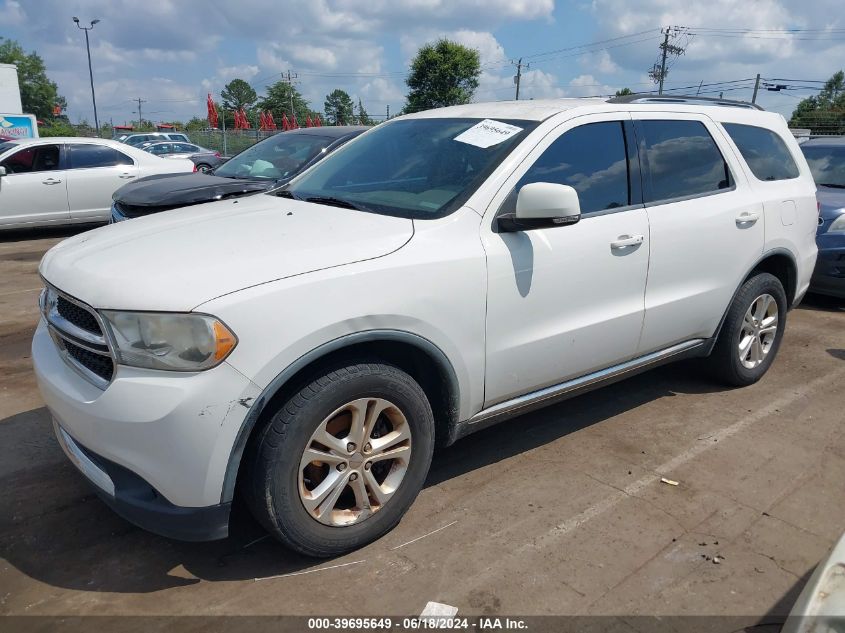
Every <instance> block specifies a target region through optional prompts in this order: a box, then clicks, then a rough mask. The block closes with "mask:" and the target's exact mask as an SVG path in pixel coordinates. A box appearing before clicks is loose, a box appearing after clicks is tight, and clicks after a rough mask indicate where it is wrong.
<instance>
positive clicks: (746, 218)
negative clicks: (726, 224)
mask: <svg viewBox="0 0 845 633" xmlns="http://www.w3.org/2000/svg"><path fill="white" fill-rule="evenodd" d="M759 219H760V214H759V213H754V212H752V211H743V212H742V213H740V214H739V215H738V216H736V223H737V224H754V223H755V222H756V221H757V220H759Z"/></svg>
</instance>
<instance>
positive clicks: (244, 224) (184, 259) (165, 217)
mask: <svg viewBox="0 0 845 633" xmlns="http://www.w3.org/2000/svg"><path fill="white" fill-rule="evenodd" d="M413 233H414V225H413V222H412V221H411V220H409V219H406V218H397V217H390V216H384V215H377V214H374V213H365V212H362V211H353V210H350V209H341V208H337V207H330V206H325V205H319V204H313V203H309V202H300V201H297V200H289V199H285V198H278V197H276V196H272V195H259V196H252V197H249V198H241V199H236V200H222V201H220V202H212V203H209V204H203V205H197V206H193V207H188V208H186V209H181V210H179V211H175V212H173V213H160V214H156V215H150V216H146V217H143V218H139V219H137V220H130V221H128V222H118V223H117V224H111V225H108V226H105V227H102V228H99V229H94V230H93V231H88V232H86V233H82V234H80V235H77V236H75V237H71V238H69V239H67V240H65V241H63V242H61V243H60V244H58V245H56V246H54V247H53V248H52V249H50V250H49V251H47V254H46V255H44V258H43V259H42V260H41V265H40V267H39V271H40V273H41V275H42V276H43V277H44V279H46V280H47V281H48V282H50V283H51V284H53V285H54V286H55V287H56V288H58V289H60V290H62V291H64V292H66V293H68V294H70V295H72V296H74V297H77V298H78V299H80V300H82V301H85V302H86V303H88V304H90V305H92V306H93V307H95V308H111V309H126V310H152V311H155V310H160V311H188V310H192V309H194V308H195V307H196V306H198V305H200V304H202V303H205V302H206V301H209V300H211V299H214V298H215V297H219V296H221V295H224V294H228V293H231V292H235V291H237V290H242V289H244V288H249V287H250V286H255V285H258V284H262V283H266V282H269V281H274V280H277V279H283V278H285V277H290V276H293V275H300V274H303V273H307V272H311V271H316V270H321V269H324V268H331V267H335V266H341V265H343V264H350V263H353V262H358V261H363V260H366V259H372V258H375V257H381V256H382V255H387V254H388V253H391V252H393V251H395V250H397V249H399V248H401V247H402V246H403V245H404V244H406V243H407V242H408V241H409V240H410V239H411V237H412V236H413Z"/></svg>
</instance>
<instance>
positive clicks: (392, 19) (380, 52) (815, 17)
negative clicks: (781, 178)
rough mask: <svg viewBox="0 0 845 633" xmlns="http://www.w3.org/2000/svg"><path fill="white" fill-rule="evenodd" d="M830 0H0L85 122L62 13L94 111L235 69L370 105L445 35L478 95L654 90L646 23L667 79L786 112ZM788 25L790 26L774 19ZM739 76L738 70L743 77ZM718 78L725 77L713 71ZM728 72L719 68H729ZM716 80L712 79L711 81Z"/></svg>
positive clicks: (196, 88)
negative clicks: (754, 95) (516, 78)
mask: <svg viewBox="0 0 845 633" xmlns="http://www.w3.org/2000/svg"><path fill="white" fill-rule="evenodd" d="M841 9H842V4H841V0H812V1H811V2H808V1H807V0H742V1H739V0H733V1H732V0H709V1H707V2H701V1H697V2H688V1H686V0H593V1H592V2H589V1H587V0H584V1H578V0H575V1H570V2H563V1H555V0H284V1H281V2H280V1H279V0H228V1H226V2H223V1H218V0H146V1H145V2H143V1H141V2H139V1H138V0H132V1H129V0H0V36H3V37H8V38H12V39H16V40H18V41H19V42H20V43H21V44H22V45H23V46H24V48H25V49H27V50H33V49H34V50H36V51H37V52H38V53H39V54H40V55H41V56H42V57H43V58H44V60H45V62H46V65H47V69H48V73H49V75H50V77H51V78H52V79H53V80H54V81H56V82H57V83H58V85H59V90H60V93H61V94H63V95H65V97H66V98H67V100H68V104H69V108H68V109H69V115H70V117H71V119H72V120H73V121H77V120H78V119H80V118H85V119H88V120H89V121H93V114H92V109H91V95H90V89H89V84H88V73H87V70H88V68H87V65H86V57H85V44H84V35H83V33H82V32H81V31H79V30H78V29H77V28H76V26H75V25H74V23H73V22H72V21H71V18H72V16H74V15H76V16H79V18H80V19H82V20H83V21H90V20H92V19H94V18H97V19H99V20H101V22H100V23H99V24H97V25H96V26H95V28H94V30H93V31H92V33H91V36H92V40H91V48H92V50H91V54H92V58H93V63H94V79H95V87H96V90H97V102H98V106H99V112H100V118H101V120H104V121H108V120H109V119H112V120H113V121H114V123H116V124H117V123H123V122H125V121H127V120H131V119H132V118H136V117H137V115H136V114H134V113H133V112H134V110H135V109H136V108H137V104H136V103H135V104H133V101H132V100H133V99H137V98H138V97H141V98H143V99H145V100H146V103H145V104H144V105H143V108H144V118H145V119H146V118H150V119H153V120H174V119H178V120H184V119H187V118H189V117H191V116H193V115H200V116H204V115H205V96H206V94H207V93H209V92H210V93H212V95H214V96H215V97H218V96H219V93H220V90H221V88H222V87H223V86H224V85H225V84H226V82H228V81H229V80H231V79H232V78H235V77H240V78H243V79H245V80H247V81H248V82H250V83H251V84H252V85H253V86H254V87H255V88H256V90H258V92H259V94H261V93H262V92H263V90H264V88H265V86H267V85H268V84H270V83H273V82H274V81H276V80H278V79H279V78H280V77H281V73H283V72H287V71H288V70H290V71H291V72H293V73H295V74H296V75H297V82H298V84H297V88H298V89H299V90H300V92H302V93H303V95H304V96H305V97H306V99H308V100H309V101H310V102H311V104H312V107H313V108H314V109H316V110H322V104H323V101H324V99H325V95H326V94H327V93H328V92H330V91H331V90H332V89H334V88H343V89H344V90H346V91H348V92H349V93H350V94H352V95H353V98H354V99H355V100H356V102H357V99H358V98H360V99H361V100H362V102H363V104H364V107H365V108H366V109H367V110H368V112H369V113H370V114H371V115H379V114H384V112H385V111H386V108H387V106H389V107H390V109H391V111H392V112H396V111H397V110H398V109H399V108H401V107H402V105H403V103H404V95H405V91H406V90H405V85H404V77H405V73H406V72H407V68H408V64H409V61H410V59H411V58H412V57H413V55H414V53H415V51H416V50H417V48H418V47H419V46H420V45H421V44H423V43H425V42H428V41H432V40H435V39H437V38H438V37H448V38H450V39H453V40H457V41H458V42H461V43H463V44H465V45H468V46H471V47H473V48H476V49H478V51H479V52H480V54H481V63H482V69H483V74H482V77H481V86H480V88H479V90H478V92H477V94H476V100H478V101H483V100H504V99H511V98H513V92H514V86H513V75H514V70H515V69H514V66H513V65H512V64H511V60H516V59H518V58H520V57H522V58H523V59H524V61H525V62H530V66H529V67H528V68H527V70H525V71H524V74H523V81H522V91H521V95H520V97H521V98H542V97H557V96H588V95H599V94H606V93H611V92H613V91H614V90H616V89H618V88H622V87H625V86H627V87H629V88H631V89H632V90H634V91H645V90H651V89H653V83H652V82H651V81H650V80H649V78H648V74H647V71H648V69H649V68H651V66H652V65H653V64H654V62H655V60H656V58H657V53H658V44H659V42H660V41H661V39H662V36H661V34H660V28H661V27H666V26H679V27H685V28H683V29H681V31H680V32H679V33H678V35H677V37H676V38H675V39H674V40H673V42H674V43H675V44H678V45H682V46H685V47H686V52H685V54H684V55H683V56H681V57H680V58H678V59H677V60H675V61H674V63H673V65H672V67H671V72H670V74H669V76H668V81H667V84H666V86H667V88H669V89H672V90H677V91H679V92H687V93H688V92H690V91H692V92H693V93H694V92H695V91H696V90H698V87H699V85H701V91H702V94H708V95H710V96H712V95H713V93H714V91H716V90H719V91H722V90H724V96H725V97H728V96H731V97H736V98H743V99H750V98H751V88H750V86H751V85H752V84H753V78H754V77H755V75H756V74H757V73H761V74H762V76H763V77H764V78H765V79H787V80H789V81H779V82H778V83H781V84H786V85H788V86H789V87H790V88H793V89H790V90H787V91H781V92H770V91H765V90H764V91H763V92H762V93H761V95H760V97H759V99H758V101H759V102H760V103H761V104H762V105H763V106H764V107H766V108H767V109H772V110H776V111H779V112H782V113H784V114H786V115H789V113H790V112H791V111H792V109H793V108H794V106H795V104H796V103H798V100H799V99H800V98H802V97H804V96H806V95H808V94H812V93H813V91H812V89H811V88H812V87H813V86H815V85H817V84H815V83H813V82H817V81H822V80H825V79H827V78H828V77H829V76H830V75H831V74H833V73H834V72H835V71H836V70H839V69H840V68H842V67H845V13H843V11H842V10H841ZM787 31H789V32H787ZM749 79H751V80H750V81H749ZM718 82H723V83H718ZM727 82H730V83H727ZM716 95H718V93H716Z"/></svg>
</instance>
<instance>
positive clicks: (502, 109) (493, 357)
mask: <svg viewBox="0 0 845 633" xmlns="http://www.w3.org/2000/svg"><path fill="white" fill-rule="evenodd" d="M738 138H741V139H742V143H737V142H736V139H738ZM759 144H762V145H763V146H764V147H765V148H766V153H765V154H760V153H759V152H758V151H757V146H758V145H759ZM256 162H257V161H256ZM232 163H235V159H233V160H232V161H231V162H230V163H227V164H226V165H225V166H224V168H225V167H228V166H229V165H231V164H232ZM241 165H243V164H241ZM254 168H255V166H254V164H253V167H252V168H251V169H250V171H251V170H252V169H254ZM221 169H222V168H221ZM235 169H238V167H237V166H236V167H235ZM268 169H269V168H268ZM276 169H278V167H277V168H276ZM262 173H263V172H262ZM271 173H272V174H274V175H275V174H276V172H274V171H273V172H271ZM817 217H818V213H817V209H816V199H815V184H814V183H813V178H812V175H811V174H810V170H809V168H808V167H807V163H806V161H805V160H804V157H803V155H802V154H801V151H800V150H799V148H798V145H797V143H796V142H795V140H794V139H793V138H792V136H791V135H790V133H789V130H788V129H787V126H786V123H785V122H784V120H783V117H781V116H780V115H778V114H775V113H767V112H763V111H761V110H759V109H756V107H754V106H751V105H750V104H741V103H736V102H726V101H719V102H718V104H713V103H712V102H710V101H706V100H703V99H696V98H692V97H691V98H689V99H686V100H685V99H680V98H671V99H669V98H663V99H661V100H660V101H655V102H652V101H650V100H649V99H643V98H636V99H632V98H628V99H626V98H618V99H611V100H609V101H606V100H603V99H561V100H548V101H542V100H534V101H517V102H499V103H477V104H469V105H464V106H456V107H449V108H443V109H439V110H428V111H425V112H420V113H416V114H411V115H407V116H403V117H399V118H397V119H395V120H392V121H389V122H386V123H383V124H381V125H379V126H377V127H375V128H372V129H371V130H369V131H368V132H366V133H365V134H363V135H362V136H361V137H359V138H357V139H356V140H355V141H353V142H351V143H349V144H347V145H345V146H344V147H342V148H340V149H339V150H337V151H336V152H334V153H333V154H331V155H330V156H328V157H327V158H325V159H324V160H322V161H320V162H319V163H317V164H316V165H314V166H312V167H311V168H310V169H309V170H308V171H306V172H304V173H302V174H300V175H299V176H298V177H297V178H295V179H294V180H293V181H292V182H291V183H289V184H288V185H287V186H286V187H284V188H282V189H281V190H279V191H276V192H275V193H273V194H264V195H255V196H251V197H249V198H241V199H234V200H223V201H219V202H213V203H210V204H205V205H199V206H194V207H191V208H188V209H184V210H182V211H180V212H179V213H166V214H161V215H159V216H158V217H150V218H145V219H144V220H143V221H139V222H124V223H121V224H118V225H114V226H110V227H107V228H103V229H97V230H95V231H92V232H89V233H87V234H85V235H84V236H82V237H74V238H70V239H68V240H66V241H64V242H63V243H61V244H60V245H58V246H56V247H54V248H53V249H51V250H50V251H49V252H48V253H47V254H46V255H45V257H44V259H43V260H42V262H41V265H40V272H41V275H42V276H43V278H44V280H45V282H46V288H45V290H44V292H43V294H42V295H41V309H42V313H43V315H44V317H43V319H42V320H41V322H40V324H39V326H38V329H37V331H36V333H35V337H34V340H33V354H32V358H33V363H34V366H35V373H36V376H37V378H38V383H39V385H40V388H41V392H42V394H43V396H44V400H45V402H46V403H47V406H48V407H49V409H50V411H51V413H52V415H53V418H54V420H55V421H56V422H55V430H56V434H57V437H58V438H59V441H60V443H61V444H62V446H63V448H64V450H65V451H66V452H67V454H68V455H69V457H70V459H71V460H72V461H73V462H74V463H75V464H76V465H77V467H78V468H79V469H80V470H81V471H82V472H83V473H84V474H85V475H86V476H87V477H88V479H89V480H90V481H92V482H93V483H94V486H95V489H96V490H97V491H98V493H99V494H100V496H101V497H102V498H103V499H104V500H105V502H106V503H108V504H109V505H111V506H112V507H113V508H115V510H116V511H117V512H119V513H120V514H122V515H123V516H124V517H126V518H128V519H129V520H131V521H133V522H135V523H137V524H138V525H140V526H143V527H145V528H147V529H149V530H152V531H154V532H158V533H161V534H165V535H168V536H171V537H175V538H183V539H193V540H202V539H217V538H222V537H224V536H225V535H226V534H227V529H228V518H229V512H230V507H231V504H232V500H233V498H234V497H235V495H236V494H237V495H240V496H242V498H243V499H245V500H246V503H247V504H248V506H249V507H250V508H251V510H252V512H253V513H254V514H255V516H256V517H257V518H258V520H259V521H260V522H261V523H262V524H263V525H264V526H265V527H266V528H267V530H268V531H269V532H270V533H271V534H272V535H273V536H275V537H276V538H277V539H279V540H280V541H281V542H283V543H285V544H286V545H288V546H289V547H291V548H293V549H295V550H297V551H299V552H302V553H305V554H308V555H312V556H333V555H337V554H340V553H342V552H346V551H349V550H352V549H354V548H356V547H360V546H362V545H364V544H366V543H368V542H370V541H372V540H374V539H376V538H378V537H380V536H381V535H383V534H385V533H386V532H387V531H388V530H390V529H391V528H393V526H395V525H396V524H397V523H398V522H399V520H400V518H401V517H402V515H403V514H404V513H405V512H406V510H407V509H408V508H409V506H410V505H411V503H412V502H413V500H414V498H415V497H416V495H417V493H418V492H419V491H420V489H421V487H422V485H423V482H424V481H425V478H426V474H427V472H428V469H429V465H430V463H431V458H432V452H433V450H434V446H435V441H437V442H438V443H439V444H441V445H449V444H451V443H453V442H455V441H456V440H458V439H459V438H462V437H464V436H467V435H469V434H471V433H473V432H474V431H477V430H479V429H483V428H485V427H487V426H489V425H491V424H494V423H497V422H500V421H502V420H505V419H507V418H510V417H514V416H517V415H520V414H522V413H524V412H526V411H530V410H531V409H533V408H536V407H540V406H545V405H547V404H551V403H553V402H558V401H560V400H562V399H564V398H567V397H570V396H572V395H575V394H577V393H580V392H582V391H585V390H587V389H591V388H595V387H598V386H600V385H603V384H607V383H609V382H612V381H615V380H619V379H621V378H623V377H626V376H630V375H632V374H635V373H637V372H639V371H643V370H646V369H648V368H651V367H654V366H656V365H659V364H661V363H665V362H668V361H673V360H677V359H681V358H689V357H708V358H707V361H706V362H707V364H708V365H709V367H710V369H711V371H712V372H713V373H714V375H715V376H717V377H718V378H719V380H721V381H722V382H724V383H726V384H729V385H734V386H742V385H749V384H751V383H754V382H755V381H757V380H759V379H760V378H762V376H763V375H764V374H765V373H766V371H767V370H768V369H769V367H770V366H771V364H772V362H773V361H774V359H775V355H776V354H777V351H778V348H779V346H780V344H781V340H782V338H783V334H784V328H785V325H786V320H787V311H788V310H789V309H790V308H791V307H793V306H795V305H796V304H797V303H798V302H799V301H800V300H801V298H802V297H803V295H804V293H805V292H806V290H807V287H808V285H809V281H810V275H811V273H812V270H813V265H814V264H815V259H816V244H815V240H814V230H815V226H816V222H817ZM764 225H765V231H764ZM467 450H470V447H467Z"/></svg>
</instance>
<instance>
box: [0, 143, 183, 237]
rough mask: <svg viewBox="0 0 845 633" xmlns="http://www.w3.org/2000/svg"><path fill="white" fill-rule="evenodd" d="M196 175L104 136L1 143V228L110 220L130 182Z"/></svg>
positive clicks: (174, 162)
mask: <svg viewBox="0 0 845 633" xmlns="http://www.w3.org/2000/svg"><path fill="white" fill-rule="evenodd" d="M191 171H194V164H193V163H192V162H191V161H190V160H165V159H163V158H159V157H158V156H153V155H152V154H148V153H147V152H144V151H141V150H139V149H137V148H134V147H131V146H129V145H125V144H123V143H118V142H117V141H111V140H106V139H99V138H72V137H71V138H36V139H21V140H16V141H6V142H0V230H2V229H11V228H22V227H35V226H46V225H54V224H74V223H85V222H100V221H103V222H105V221H107V220H108V219H109V213H110V209H111V201H112V194H113V193H114V192H115V191H116V190H117V189H119V188H120V187H121V186H123V185H125V184H126V183H127V182H129V181H130V180H133V179H136V178H141V177H144V176H151V175H154V174H172V173H179V172H191Z"/></svg>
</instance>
